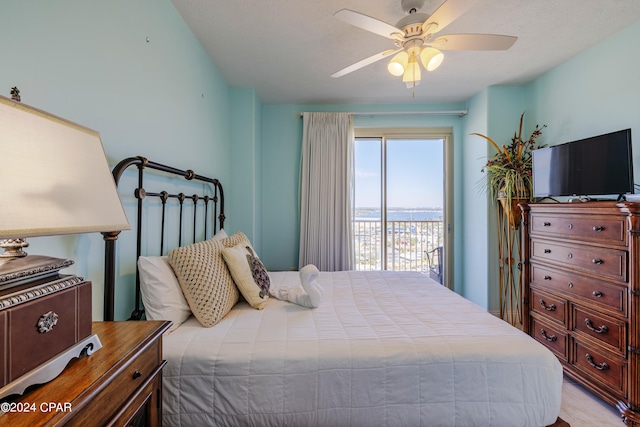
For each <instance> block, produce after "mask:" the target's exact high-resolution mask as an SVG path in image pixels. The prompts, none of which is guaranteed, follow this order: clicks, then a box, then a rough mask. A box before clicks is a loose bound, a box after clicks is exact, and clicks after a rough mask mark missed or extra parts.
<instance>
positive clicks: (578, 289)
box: [531, 264, 627, 316]
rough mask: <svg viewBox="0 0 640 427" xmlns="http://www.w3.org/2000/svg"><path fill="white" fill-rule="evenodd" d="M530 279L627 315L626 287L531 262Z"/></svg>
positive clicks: (551, 288) (543, 285) (548, 287)
mask: <svg viewBox="0 0 640 427" xmlns="http://www.w3.org/2000/svg"><path fill="white" fill-rule="evenodd" d="M531 281H532V282H533V283H535V284H536V286H537V287H542V288H547V289H550V290H554V291H559V292H562V293H564V294H567V295H569V296H571V297H580V298H582V299H584V300H585V301H588V302H589V303H594V304H597V305H598V306H600V307H602V308H606V309H609V310H610V311H612V312H614V313H617V314H621V315H623V316H626V315H627V287H626V286H625V285H617V284H615V283H610V282H606V281H603V280H598V279H593V278H590V277H585V276H582V275H580V274H575V273H566V272H564V271H562V270H560V269H556V268H551V267H549V266H541V265H538V264H532V266H531Z"/></svg>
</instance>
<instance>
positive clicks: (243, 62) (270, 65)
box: [172, 0, 640, 104]
mask: <svg viewBox="0 0 640 427" xmlns="http://www.w3.org/2000/svg"><path fill="white" fill-rule="evenodd" d="M172 2H173V4H174V6H175V8H176V9H177V10H178V12H179V13H180V14H181V15H182V17H183V18H184V20H185V22H186V24H187V25H188V26H189V28H190V29H191V30H192V31H193V33H194V34H195V36H196V37H197V38H198V40H199V41H200V43H201V44H202V46H203V47H204V49H205V50H206V52H207V53H208V54H209V56H210V57H211V59H212V61H213V63H214V64H215V66H216V67H217V68H218V69H219V70H220V72H221V74H222V76H223V77H224V79H225V80H226V81H227V82H228V83H229V84H230V85H231V86H240V87H252V88H255V89H256V91H257V94H258V96H259V97H260V99H261V100H262V102H263V103H265V104H301V103H312V104H327V103H353V104H355V103H408V102H420V103H422V102H447V101H452V102H455V101H462V100H465V99H467V98H469V97H470V96H472V95H473V94H475V93H477V92H478V91H480V90H481V89H482V88H484V87H486V86H489V85H495V84H510V83H513V84H517V83H524V82H528V81H531V80H533V79H534V78H536V77H537V76H539V75H541V74H543V73H544V72H546V71H548V70H550V69H552V68H554V67H556V66H557V65H559V64H561V63H562V62H564V61H566V60H567V59H569V58H571V57H573V56H575V55H577V54H578V53H580V52H582V51H584V50H586V49H588V48H590V47H591V46H594V45H595V44H597V43H599V42H600V41H602V40H604V39H606V38H608V37H609V36H611V35H613V34H615V33H617V32H619V31H620V30H622V29H623V28H625V27H627V26H629V25H631V24H633V23H634V22H636V21H638V20H640V0H480V1H478V2H477V3H476V4H475V5H474V6H473V7H472V8H471V9H470V10H469V11H468V12H467V13H466V14H464V15H463V16H461V17H460V18H458V19H457V20H456V21H454V22H453V23H452V24H451V25H449V26H448V27H446V29H445V30H444V31H443V32H442V33H441V34H447V33H489V34H505V35H513V36H517V37H518V41H517V42H516V43H515V45H514V46H513V47H511V49H509V50H508V51H497V52H488V51H487V52H464V51H446V52H445V60H444V62H443V64H442V65H441V66H440V68H438V69H437V70H436V71H434V72H431V73H428V74H427V73H426V72H423V76H422V83H421V84H420V85H419V86H418V87H416V88H415V89H414V91H413V92H414V93H412V90H411V89H407V88H406V87H405V85H404V84H403V83H402V82H401V81H400V78H398V77H393V76H391V75H390V74H389V73H388V72H387V68H386V65H387V64H386V63H387V61H386V60H382V61H379V62H376V63H375V64H372V65H369V66H368V67H366V68H363V69H360V70H358V71H355V72H353V73H351V74H348V75H346V76H344V77H340V78H338V79H334V78H332V77H331V74H333V73H334V72H336V71H338V70H340V69H342V68H344V67H346V66H348V65H351V64H352V63H354V62H357V61H359V60H361V59H364V58H366V57H368V56H371V55H373V54H376V53H378V52H381V51H383V50H386V49H389V48H392V47H393V44H392V42H391V41H390V40H389V39H386V38H383V37H381V36H379V35H376V34H372V33H369V32H367V31H365V30H362V29H360V28H356V27H353V26H351V25H349V24H346V23H344V22H342V21H340V20H338V19H337V18H335V17H334V16H333V14H334V13H335V12H337V11H338V10H340V9H344V8H347V9H351V10H355V11H357V12H361V13H364V14H366V15H369V16H372V17H375V18H377V19H380V20H382V21H385V22H388V23H390V24H392V25H395V24H396V23H397V21H399V20H400V19H401V18H402V17H404V16H405V14H404V12H403V11H402V9H401V7H400V0H226V1H223V0H172ZM441 3H442V0H425V2H424V6H423V7H422V8H421V9H420V12H424V13H428V14H431V13H432V12H433V11H434V10H435V9H437V8H438V6H439V5H440V4H441ZM636 42H640V40H638V41H636Z"/></svg>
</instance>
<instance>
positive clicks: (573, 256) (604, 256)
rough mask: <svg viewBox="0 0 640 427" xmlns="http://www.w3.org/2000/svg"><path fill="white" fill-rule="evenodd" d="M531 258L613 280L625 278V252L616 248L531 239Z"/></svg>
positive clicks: (623, 280) (624, 279)
mask: <svg viewBox="0 0 640 427" xmlns="http://www.w3.org/2000/svg"><path fill="white" fill-rule="evenodd" d="M531 254H532V259H533V260H539V261H545V262H550V263H555V264H559V265H561V266H564V267H566V268H573V269H575V270H580V271H583V272H585V273H591V274H597V275H600V276H604V277H609V278H611V279H614V280H619V281H621V282H625V281H626V280H627V252H626V251H623V250H618V249H609V248H598V249H595V248H592V247H591V246H586V245H570V244H560V243H555V242H550V241H547V240H537V239H533V240H532V241H531Z"/></svg>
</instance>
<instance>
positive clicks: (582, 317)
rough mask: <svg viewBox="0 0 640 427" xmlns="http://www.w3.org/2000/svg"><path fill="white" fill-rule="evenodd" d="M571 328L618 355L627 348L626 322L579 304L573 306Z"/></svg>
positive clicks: (623, 352)
mask: <svg viewBox="0 0 640 427" xmlns="http://www.w3.org/2000/svg"><path fill="white" fill-rule="evenodd" d="M572 318H573V327H572V330H573V331H576V332H578V333H581V334H585V335H587V336H589V337H592V338H594V339H596V340H597V342H599V343H600V344H602V345H605V346H607V347H609V349H610V350H611V351H615V352H617V353H619V354H620V355H624V354H625V352H626V348H627V334H626V323H625V322H623V321H620V320H616V319H613V318H611V317H609V316H607V315H604V314H599V313H595V312H593V311H591V310H588V309H586V308H583V307H580V306H577V305H576V306H574V307H573V316H572Z"/></svg>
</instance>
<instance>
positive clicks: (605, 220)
mask: <svg viewBox="0 0 640 427" xmlns="http://www.w3.org/2000/svg"><path fill="white" fill-rule="evenodd" d="M530 224H531V234H542V235H548V236H550V237H554V238H557V237H567V238H571V239H577V240H584V241H594V242H601V243H611V244H618V245H620V244H622V245H626V242H627V240H626V239H627V234H626V232H625V230H626V228H625V217H615V216H614V217H612V216H610V215H609V216H595V215H592V216H577V215H576V216H570V215H563V216H554V215H544V214H542V215H532V216H531V221H530Z"/></svg>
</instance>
